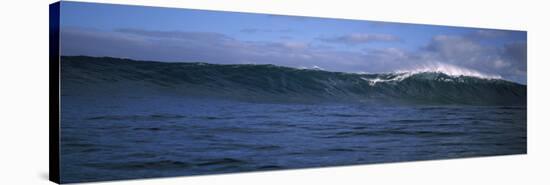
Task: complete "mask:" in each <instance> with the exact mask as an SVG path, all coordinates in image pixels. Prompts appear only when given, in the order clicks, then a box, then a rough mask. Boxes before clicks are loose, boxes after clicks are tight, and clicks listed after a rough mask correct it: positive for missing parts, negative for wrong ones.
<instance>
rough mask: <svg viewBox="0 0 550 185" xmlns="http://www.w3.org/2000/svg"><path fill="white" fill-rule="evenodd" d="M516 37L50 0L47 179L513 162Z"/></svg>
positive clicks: (521, 106)
mask: <svg viewBox="0 0 550 185" xmlns="http://www.w3.org/2000/svg"><path fill="white" fill-rule="evenodd" d="M526 44H527V32H526V31H517V30H500V29H484V28H468V27H453V26H437V25H424V24H406V23H392V22H379V21H366V20H347V19H331V18H317V17H301V16H286V15H269V14H255V13H239V12H224V11H205V10H192V9H181V8H160V7H147V6H129V5H115V4H97V3H82V2H70V1H63V2H58V3H55V4H52V5H51V6H50V61H49V62H50V75H51V76H50V95H51V97H50V137H51V138H50V178H51V180H52V181H54V182H57V183H74V182H90V181H107V180H121V179H136V178H150V177H172V176H189V175H206V174H221V173H232V172H251V171H265V170H281V169H297V168H311V167H326V166H340V165H357V164H373V163H388V162H402V161H419V160H434V159H452V158H465V157H480V156H495V155H510V154H525V153H526V152H527V144H526V140H527V134H526V125H527V108H526V102H527V75H526V74H527V54H526V53H527V45H526Z"/></svg>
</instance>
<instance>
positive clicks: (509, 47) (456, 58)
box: [417, 35, 527, 83]
mask: <svg viewBox="0 0 550 185" xmlns="http://www.w3.org/2000/svg"><path fill="white" fill-rule="evenodd" d="M417 55H418V56H419V58H421V61H439V62H444V63H448V64H453V65H456V66H461V67H465V68H469V69H474V70H477V71H481V72H484V73H488V74H498V75H500V76H503V77H504V78H505V79H508V80H513V81H517V82H522V83H525V82H526V73H527V71H526V70H527V45H526V42H525V41H520V42H513V43H508V44H504V45H498V44H484V43H483V40H479V38H473V37H471V35H463V36H456V35H437V36H434V37H433V38H432V40H431V41H430V42H429V43H428V44H427V46H426V47H424V48H422V49H421V50H419V51H418V52H417Z"/></svg>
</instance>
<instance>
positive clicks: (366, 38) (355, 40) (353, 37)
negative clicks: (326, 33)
mask: <svg viewBox="0 0 550 185" xmlns="http://www.w3.org/2000/svg"><path fill="white" fill-rule="evenodd" d="M318 39H319V40H320V41H323V42H328V43H336V44H346V45H356V44H368V43H372V42H395V41H400V40H401V39H400V38H399V37H397V36H395V35H390V34H368V33H352V34H348V35H341V36H335V37H320V38H318Z"/></svg>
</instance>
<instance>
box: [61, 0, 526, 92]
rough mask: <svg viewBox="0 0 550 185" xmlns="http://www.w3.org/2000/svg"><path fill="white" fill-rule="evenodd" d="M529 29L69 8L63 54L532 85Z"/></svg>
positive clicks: (70, 4) (64, 20)
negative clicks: (459, 73) (437, 74)
mask: <svg viewBox="0 0 550 185" xmlns="http://www.w3.org/2000/svg"><path fill="white" fill-rule="evenodd" d="M526 42H527V33H526V32H523V31H506V30H494V29H478V28H462V27H447V26H430V25H418V24H400V23H387V22H375V21H359V20H344V19H326V18H312V17H295V16H281V15H267V14H250V13H236V12H221V11H203V10H189V9H175V8H157V7H144V6H125V5H108V4H95V3H77V2H67V1H65V2H62V6H61V54H62V55H89V56H111V57H123V58H132V59H137V60H156V61H166V62H207V63H220V64H249V63H254V64H275V65H283V66H289V67H299V68H310V67H314V66H317V67H320V68H323V69H325V70H328V71H343V72H367V73H381V72H393V71H403V70H408V69H414V68H419V67H426V66H434V65H435V66H437V65H440V64H444V65H449V66H455V67H457V68H461V69H467V70H474V71H478V72H480V73H483V74H489V75H498V76H501V77H502V78H504V79H507V80H511V81H516V82H520V83H524V84H525V83H526V70H527V69H526V68H527V54H526V51H527V44H526Z"/></svg>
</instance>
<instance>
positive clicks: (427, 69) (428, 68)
mask: <svg viewBox="0 0 550 185" xmlns="http://www.w3.org/2000/svg"><path fill="white" fill-rule="evenodd" d="M396 73H412V74H418V73H443V74H446V75H449V76H454V77H459V76H470V77H477V78H483V79H501V78H502V77H501V76H500V75H490V74H484V73H481V72H479V71H476V70H473V69H466V68H462V67H458V66H454V65H451V64H444V63H433V64H429V65H423V66H420V67H417V68H414V69H412V70H399V71H396Z"/></svg>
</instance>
